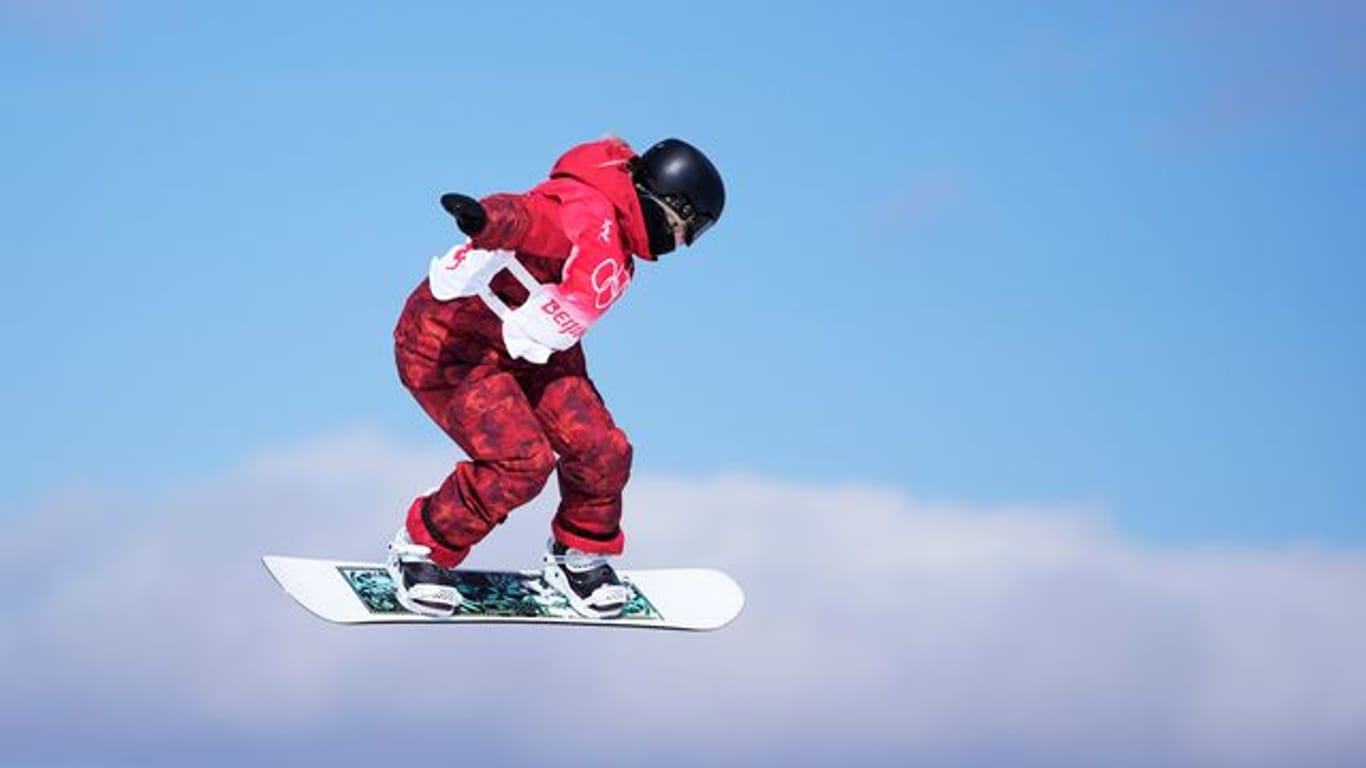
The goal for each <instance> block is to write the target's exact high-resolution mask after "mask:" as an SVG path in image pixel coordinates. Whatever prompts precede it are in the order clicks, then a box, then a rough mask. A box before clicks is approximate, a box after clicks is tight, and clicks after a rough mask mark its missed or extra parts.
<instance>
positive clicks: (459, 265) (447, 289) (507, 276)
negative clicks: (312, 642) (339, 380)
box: [387, 138, 725, 618]
mask: <svg viewBox="0 0 1366 768" xmlns="http://www.w3.org/2000/svg"><path fill="white" fill-rule="evenodd" d="M441 205H442V207H443V208H445V210H446V211H447V212H448V213H450V214H451V215H452V216H453V217H454V218H455V222H456V225H457V226H458V227H459V228H460V230H461V231H462V232H464V233H465V234H466V235H467V236H468V237H469V238H470V240H469V241H468V242H466V243H463V244H461V245H457V246H456V247H454V248H452V249H451V250H450V251H448V252H447V253H446V254H445V255H444V256H442V257H438V258H436V259H433V260H432V264H431V268H430V270H429V273H428V277H427V279H426V280H424V281H423V282H422V283H421V284H419V285H418V287H417V288H416V290H414V291H413V292H412V294H411V295H410V296H409V297H408V301H407V304H406V305H405V306H404V308H403V313H402V316H401V317H400V318H399V321H398V325H397V327H396V328H395V330H394V345H395V356H396V358H397V363H398V372H399V378H400V380H401V381H402V382H403V384H404V386H406V387H407V388H408V390H409V391H410V392H411V393H412V394H413V396H414V397H415V398H416V399H417V401H418V403H419V404H420V405H421V406H422V408H423V410H425V411H426V412H427V414H428V415H429V416H430V417H431V418H432V419H433V420H434V421H435V422H436V423H437V424H438V425H440V426H441V428H442V429H443V430H444V431H445V432H446V434H447V435H449V436H450V438H451V439H452V440H454V441H455V442H456V444H457V445H459V446H460V448H461V449H462V450H463V451H464V452H465V453H466V454H467V455H468V457H469V459H468V460H467V461H461V462H459V463H458V464H456V466H455V470H454V471H453V472H452V473H451V474H450V475H449V476H448V477H447V478H446V479H445V481H444V482H443V483H442V484H441V485H440V486H438V487H437V488H435V489H433V490H432V491H430V492H428V493H427V494H425V495H423V496H420V497H418V498H417V499H416V500H414V502H413V503H412V505H411V507H410V508H409V510H408V513H407V516H406V518H405V520H404V523H403V525H401V526H400V527H399V529H398V532H397V533H396V534H395V535H394V539H393V541H392V542H390V544H389V560H388V564H387V565H388V569H389V572H390V576H391V578H393V581H394V584H395V586H396V588H397V595H398V597H399V600H400V602H401V603H402V604H403V605H404V607H406V608H408V610H410V611H413V612H415V613H422V614H426V615H435V616H449V615H451V614H453V613H454V612H455V611H456V609H457V608H458V607H459V605H460V602H461V596H460V593H459V591H458V590H457V589H456V588H455V582H454V579H453V578H452V577H451V575H450V571H449V569H452V568H454V567H455V566H456V565H458V564H459V563H460V562H461V561H462V560H464V558H465V557H466V556H467V555H468V554H469V551H470V548H471V547H472V546H474V545H475V544H476V543H478V542H479V541H480V540H481V539H483V538H484V537H485V536H486V535H487V534H488V533H489V532H490V531H491V530H492V529H493V527H494V526H496V525H498V524H499V523H501V522H503V520H504V519H505V518H506V517H507V515H508V513H509V512H511V511H512V510H513V509H515V508H516V507H519V506H521V505H523V504H525V503H527V502H529V501H531V500H532V499H533V498H534V497H535V496H536V495H537V494H538V493H540V491H541V489H542V488H543V487H544V486H545V484H546V482H547V481H548V480H549V478H550V474H551V472H552V471H554V470H558V477H559V486H560V505H559V510H558V512H557V514H556V515H555V518H554V520H553V521H552V523H551V538H550V543H549V545H548V549H549V551H548V552H547V553H546V555H545V558H544V571H545V579H546V581H547V582H548V583H549V584H551V585H552V586H554V587H555V588H556V589H558V590H559V591H560V592H562V593H563V594H564V596H565V597H566V598H567V599H568V600H569V602H570V605H571V606H572V607H573V608H574V610H576V611H578V612H579V613H581V614H583V615H585V616H591V617H598V618H611V617H613V616H616V615H618V614H619V613H620V612H621V609H622V605H623V603H624V601H625V599H626V590H625V588H624V587H623V586H622V585H621V581H620V580H619V579H618V577H617V575H616V572H615V571H614V570H613V568H612V566H611V564H610V563H609V561H608V558H609V557H611V556H615V555H620V554H621V552H622V550H623V547H624V541H625V540H624V536H623V534H622V531H621V527H620V520H621V498H622V490H623V488H624V487H625V485H626V481H627V477H628V475H629V472H630V466H631V450H632V449H631V444H630V442H628V440H627V438H626V435H625V433H624V432H622V430H621V429H620V428H619V427H617V425H616V424H615V423H614V422H613V420H612V416H611V414H610V413H608V410H607V408H606V406H605V405H604V403H603V401H602V397H601V396H600V395H599V393H598V391H597V389H596V388H595V387H594V386H593V383H592V381H591V380H590V379H589V377H588V372H587V368H586V366H585V362H584V353H583V349H582V347H581V346H580V344H579V339H580V337H582V336H583V334H584V332H585V331H587V330H588V328H589V327H590V326H592V324H593V323H594V322H595V321H596V320H597V319H598V318H599V317H601V316H602V314H603V313H604V312H606V311H607V309H608V308H610V307H611V306H612V304H613V303H614V302H615V301H616V300H617V299H619V298H620V297H621V295H622V292H623V291H625V290H626V287H627V286H628V285H629V284H630V281H631V279H632V277H633V275H634V274H635V265H634V262H633V259H632V256H633V255H634V256H638V257H640V258H643V259H645V260H647V261H654V260H656V259H658V258H659V257H660V256H662V255H664V254H666V253H669V252H670V251H672V250H674V249H675V248H677V247H678V246H680V245H692V244H693V242H695V241H696V240H697V238H698V237H700V236H701V235H702V233H703V232H705V231H706V230H707V229H708V228H710V227H711V226H712V225H713V224H715V223H716V220H717V219H718V218H719V217H720V216H721V209H722V208H723V206H724V205H725V188H724V185H723V184H722V181H721V176H720V174H719V173H718V172H717V170H716V167H715V166H713V165H712V163H711V161H709V160H708V159H707V157H706V156H705V155H704V154H702V152H700V151H699V150H698V149H697V148H695V147H693V146H692V145H690V144H688V143H686V142H683V141H680V140H678V139H665V140H663V141H661V142H659V143H657V144H655V145H654V146H652V147H650V149H649V150H647V151H646V152H645V153H644V154H641V155H637V154H636V153H635V152H634V151H633V150H632V149H631V147H630V146H629V145H627V143H626V142H624V141H622V140H620V139H616V138H607V139H603V140H600V141H594V142H590V143H587V144H582V145H579V146H577V147H574V148H573V149H571V150H569V151H568V152H567V153H565V154H564V155H563V156H562V157H560V158H559V160H558V161H557V162H556V163H555V165H554V167H553V168H552V169H551V171H550V178H549V180H547V181H545V182H542V183H541V184H539V185H537V186H536V187H534V188H532V189H531V190H529V191H527V192H526V193H523V194H495V195H490V196H488V197H484V198H483V199H480V200H476V199H474V198H472V197H468V196H466V195H461V194H447V195H443V196H442V198H441Z"/></svg>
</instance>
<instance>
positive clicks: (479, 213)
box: [441, 193, 489, 237]
mask: <svg viewBox="0 0 1366 768" xmlns="http://www.w3.org/2000/svg"><path fill="white" fill-rule="evenodd" d="M441 207H442V208H445V209H446V213H449V214H450V215H452V216H454V217H455V225H456V226H457V227H460V231H461V232H464V233H465V234H467V235H469V236H470V237H474V236H476V235H478V234H479V233H480V232H483V231H484V227H485V226H487V225H488V223H489V215H488V212H487V211H485V210H484V206H482V205H480V204H479V201H478V200H475V199H474V198H472V197H468V196H466V195H457V194H455V193H447V194H444V195H442V196H441Z"/></svg>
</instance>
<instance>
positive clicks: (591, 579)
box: [542, 541, 630, 619]
mask: <svg viewBox="0 0 1366 768" xmlns="http://www.w3.org/2000/svg"><path fill="white" fill-rule="evenodd" d="M544 562H545V567H544V570H543V573H542V576H543V578H544V579H545V582H546V584H549V585H550V586H551V587H552V588H554V589H555V590H556V591H557V592H559V593H560V594H561V595H564V597H565V599H567V600H568V601H569V606H570V607H571V608H573V609H574V611H575V612H576V613H578V614H579V615H580V616H585V617H588V618H594V619H615V618H617V617H618V616H620V615H621V612H622V610H623V609H624V608H625V607H626V602H627V601H628V600H629V599H630V592H629V590H628V589H627V588H626V585H624V584H622V582H621V578H620V577H618V576H617V572H616V571H615V570H613V568H612V566H611V564H610V563H609V562H608V559H607V556H606V555H597V554H592V553H589V552H581V551H579V550H577V549H570V548H569V547H566V546H565V545H563V544H560V543H559V542H556V541H551V542H550V550H549V551H548V552H546V553H545V559H544Z"/></svg>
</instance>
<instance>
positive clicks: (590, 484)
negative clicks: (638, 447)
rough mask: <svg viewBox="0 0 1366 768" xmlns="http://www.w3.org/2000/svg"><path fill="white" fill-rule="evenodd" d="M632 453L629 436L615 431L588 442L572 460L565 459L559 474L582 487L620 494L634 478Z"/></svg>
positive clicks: (614, 429)
mask: <svg viewBox="0 0 1366 768" xmlns="http://www.w3.org/2000/svg"><path fill="white" fill-rule="evenodd" d="M632 452H633V449H632V447H631V441H630V440H628V439H627V437H626V433H625V432H622V431H621V430H620V429H617V428H615V427H614V428H612V429H610V430H608V431H606V432H603V433H602V434H601V435H598V436H597V437H596V438H595V439H593V440H590V441H586V442H585V443H584V444H583V445H582V446H581V447H580V448H579V449H578V450H577V451H575V453H574V455H573V456H566V457H562V462H561V463H562V467H561V470H560V471H561V472H565V473H568V474H570V475H572V478H571V479H572V480H573V481H574V482H575V484H577V485H579V486H582V487H585V488H592V489H595V490H598V491H608V492H616V491H620V490H621V489H622V488H624V487H625V486H626V480H627V478H628V477H630V474H631V457H632Z"/></svg>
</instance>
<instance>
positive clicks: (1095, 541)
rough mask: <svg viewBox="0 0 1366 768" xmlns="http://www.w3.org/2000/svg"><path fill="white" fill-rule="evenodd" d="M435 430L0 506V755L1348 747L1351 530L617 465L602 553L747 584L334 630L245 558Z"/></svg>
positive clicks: (1152, 751)
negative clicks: (130, 493) (195, 479)
mask: <svg viewBox="0 0 1366 768" xmlns="http://www.w3.org/2000/svg"><path fill="white" fill-rule="evenodd" d="M451 458H452V457H450V456H446V455H444V454H443V453H441V452H439V451H413V450H407V449H404V448H401V447H398V446H395V445H393V444H391V443H390V442H388V441H386V440H384V439H382V438H378V437H374V436H367V435H352V436H347V437H342V438H337V439H331V440H323V441H319V442H317V443H315V444H311V445H305V446H300V447H297V448H293V449H289V450H284V451H279V452H275V453H271V454H268V455H264V456H261V457H259V458H257V459H255V460H253V461H251V462H248V463H247V464H246V465H245V466H243V467H241V468H239V469H237V470H235V471H233V472H229V473H226V474H225V475H224V476H222V477H217V478H211V479H206V480H204V481H203V482H201V483H198V484H197V485H195V486H194V487H188V488H181V489H178V490H175V491H171V492H167V493H166V494H165V495H163V496H161V497H159V498H156V499H150V500H138V499H131V498H120V497H108V498H104V497H97V496H86V497H81V498H74V497H73V498H65V499H58V500H54V501H51V502H49V503H47V504H46V505H45V506H43V507H42V508H40V509H36V510H34V511H33V512H32V513H31V514H28V515H25V516H23V517H21V518H18V519H13V520H10V521H9V522H7V523H5V526H6V527H5V529H4V530H3V536H2V537H0V558H3V565H0V575H3V577H4V583H6V584H9V585H11V594H10V596H9V597H10V599H9V601H8V602H7V603H5V604H4V606H3V607H0V680H3V681H4V684H3V686H0V726H3V728H4V730H5V731H7V732H9V734H11V735H12V738H6V739H3V740H0V742H9V743H10V744H11V745H14V746H10V747H8V748H4V747H0V755H5V754H8V755H9V756H11V757H18V758H24V759H28V760H30V761H37V762H42V761H43V760H51V761H53V762H56V761H59V760H61V759H72V760H76V761H83V762H100V763H108V762H121V761H122V762H139V763H147V762H155V761H156V760H155V759H153V758H156V757H159V758H161V760H162V761H163V762H167V763H173V762H177V761H178V760H183V759H186V757H187V755H197V756H199V757H202V756H203V754H204V752H205V751H206V750H211V754H214V755H217V756H219V758H220V759H221V760H223V761H224V762H229V763H230V762H240V761H241V760H243V759H246V757H248V756H250V757H252V758H253V759H254V758H258V757H261V756H267V757H273V758H279V759H280V760H281V761H283V760H284V759H285V757H286V756H289V755H303V754H307V755H309V756H310V757H314V758H319V759H321V758H322V757H326V758H327V759H328V760H329V761H330V762H341V763H353V762H354V763H359V762H369V761H370V760H372V759H373V758H374V757H376V756H384V755H391V754H394V750H395V744H396V743H400V744H402V745H403V747H402V749H401V750H400V752H401V753H402V754H404V755H405V756H408V757H419V756H423V755H430V756H445V757H451V756H452V751H453V750H464V751H465V752H466V753H468V752H470V751H474V752H475V753H476V754H478V755H479V757H480V760H481V764H484V765H489V764H497V763H505V764H516V763H518V762H524V761H526V760H527V759H534V758H535V757H536V756H538V755H539V756H542V757H544V756H547V755H551V754H554V755H558V756H560V758H561V759H562V760H567V762H569V763H571V764H574V763H578V762H584V763H587V762H593V763H595V764H600V763H602V762H604V761H605V762H608V763H612V762H619V763H622V764H631V763H635V762H638V761H639V760H643V759H645V758H647V757H648V758H650V759H652V760H654V761H655V762H659V763H662V764H671V763H676V764H682V763H684V762H695V760H696V759H697V758H699V757H701V756H704V755H705V756H707V757H708V758H709V759H711V760H712V761H716V760H718V759H720V758H724V759H728V760H730V761H731V762H734V763H736V764H741V763H753V762H765V761H768V762H779V761H780V762H782V763H784V764H817V763H823V762H828V761H830V760H834V759H846V760H847V759H853V760H856V761H857V760H861V761H863V762H869V761H877V760H880V759H883V758H886V759H891V758H892V757H895V758H896V760H897V762H906V761H914V762H926V763H929V764H938V765H943V764H996V763H999V762H1001V761H1002V760H1006V759H1009V761H1011V762H1012V763H1013V764H1032V763H1047V764H1059V763H1082V764H1084V763H1098V762H1104V763H1106V764H1111V765H1113V764H1144V765H1152V764H1164V765H1175V764H1229V765H1234V764H1236V765H1257V764H1265V765H1279V764H1294V765H1308V764H1315V763H1318V764H1333V763H1341V762H1350V761H1360V760H1362V759H1364V758H1366V667H1363V665H1361V663H1360V659H1361V650H1360V649H1361V648H1362V647H1366V606H1363V601H1362V600H1361V599H1360V595H1361V593H1362V592H1363V588H1366V553H1362V552H1359V551H1345V552H1326V551H1318V550H1312V549H1280V550H1273V549H1263V550H1256V549H1224V550H1215V549H1211V550H1204V551H1201V550H1181V551H1167V550H1161V549H1156V548H1152V547H1148V546H1144V545H1140V544H1136V543H1133V542H1130V541H1126V540H1125V539H1123V538H1122V537H1120V536H1118V535H1116V534H1115V533H1114V532H1113V531H1111V530H1110V529H1109V528H1107V526H1106V524H1105V521H1104V519H1103V517H1101V516H1100V515H1098V514H1096V513H1094V512H1092V511H1087V510H1056V509H1043V508H1030V507H1012V508H1001V509H986V510H982V509H971V508H960V507H953V506H949V505H941V504H925V503H920V502H916V501H914V500H911V499H907V498H905V497H903V496H901V495H899V494H897V493H893V492H889V491H882V490H877V489H862V488H820V487H794V486H791V485H785V484H780V483H774V482H770V481H766V480H764V479H761V478H755V477H746V476H741V475H732V476H726V477H717V478H687V479H678V478H658V477H638V478H636V479H635V480H634V481H633V482H632V486H631V488H630V490H629V492H628V500H627V502H628V535H629V536H630V546H631V550H630V556H629V558H628V564H630V565H634V566H636V567H648V566H674V565H709V566H716V567H721V568H724V569H726V570H728V571H731V572H732V573H734V574H735V575H736V576H737V577H738V578H739V579H740V581H741V583H742V584H744V586H745V587H746V590H747V594H748V599H749V601H748V604H747V607H746V611H745V613H744V615H742V616H741V617H740V619H738V620H737V621H736V623H735V624H733V625H732V626H730V627H728V628H727V629H725V630H722V631H720V632H717V633H712V634H706V635H678V634H668V633H648V632H637V631H626V630H618V631H606V630H593V629H565V628H550V629H546V628H540V629H527V628H520V627H474V628H469V627H464V628H461V627H437V628H433V627H404V628H395V627H371V628H348V627H336V626H332V625H328V624H326V623H324V622H321V621H319V620H317V619H315V618H313V617H312V616H310V615H308V614H306V613H305V612H304V611H303V610H302V609H300V608H298V607H297V606H295V605H294V604H293V603H292V602H291V601H290V600H289V599H288V598H287V597H286V596H285V595H284V594H283V593H282V592H280V591H279V590H278V589H277V588H276V587H275V585H274V583H273V582H272V581H271V580H270V578H269V577H268V575H267V574H266V572H265V571H264V569H263V568H262V567H261V565H260V564H259V560H258V558H259V556H260V555H261V554H265V553H281V554H300V555H317V556H325V555H336V556H344V557H369V556H376V555H378V553H379V552H380V551H381V549H382V545H383V542H384V541H385V540H386V538H387V536H388V534H389V533H391V531H392V529H393V527H394V526H396V525H397V523H398V520H399V517H400V514H401V512H402V510H403V508H404V507H405V506H406V502H407V501H408V500H409V499H410V497H411V496H412V494H413V493H414V492H415V491H417V490H421V489H422V488H425V487H427V486H428V485H430V484H431V483H432V481H433V480H435V479H437V478H439V476H440V475H441V474H442V473H443V472H444V471H445V470H446V468H447V465H448V464H449V461H450V460H451ZM552 505H553V499H552V498H545V499H542V500H540V501H538V502H537V503H536V504H534V505H533V507H532V508H529V509H524V510H519V511H518V512H517V513H515V514H514V516H513V518H512V520H511V521H510V522H509V523H508V525H507V526H505V528H504V529H502V530H499V531H497V532H495V534H494V536H493V537H491V538H490V540H489V541H488V542H486V543H485V545H484V546H483V547H481V548H480V549H479V550H478V551H477V552H476V554H475V556H474V557H473V558H472V562H471V565H476V566H508V567H514V566H518V567H520V566H525V565H527V564H529V563H531V562H532V561H533V560H534V558H535V557H536V555H537V554H538V551H539V547H540V546H541V545H542V542H543V541H544V537H545V525H546V520H547V518H548V516H549V513H550V509H551V508H552ZM455 726H459V727H460V728H461V730H462V731H463V733H464V734H465V736H464V737H463V738H458V737H454V736H453V735H452V734H450V729H452V728H453V727H455ZM448 735H450V736H451V738H450V739H447V738H446V737H447V736H448ZM55 736H61V737H62V738H61V739H60V740H59V741H53V739H54V737H55ZM617 742H621V743H622V746H620V747H613V748H612V749H610V750H608V752H607V754H606V755H605V756H604V755H603V744H604V743H617ZM92 745H93V746H92ZM90 750H98V751H90ZM466 756H468V754H467V755H466ZM723 761H724V760H723Z"/></svg>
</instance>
